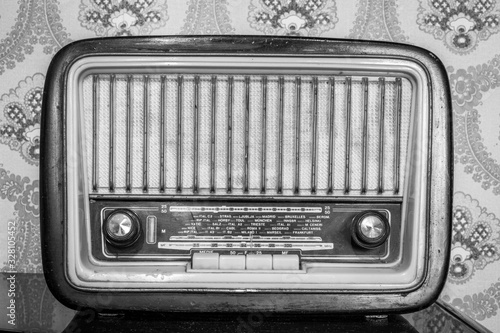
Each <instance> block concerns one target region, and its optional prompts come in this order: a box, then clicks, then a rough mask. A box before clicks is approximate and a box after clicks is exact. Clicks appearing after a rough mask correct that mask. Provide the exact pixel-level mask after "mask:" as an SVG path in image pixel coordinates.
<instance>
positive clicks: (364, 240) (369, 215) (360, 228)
mask: <svg viewBox="0 0 500 333" xmlns="http://www.w3.org/2000/svg"><path fill="white" fill-rule="evenodd" d="M390 229H391V227H390V225H389V221H388V220H387V218H386V217H385V216H384V215H383V214H381V213H379V212H377V211H372V210H368V211H363V212H361V213H359V214H357V215H356V216H354V218H353V219H352V224H351V237H352V240H353V242H354V243H355V244H356V245H358V246H359V247H362V248H364V249H374V248H377V247H379V246H380V245H382V244H384V242H385V241H386V240H387V237H389V233H390Z"/></svg>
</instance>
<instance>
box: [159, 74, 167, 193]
mask: <svg viewBox="0 0 500 333" xmlns="http://www.w3.org/2000/svg"><path fill="white" fill-rule="evenodd" d="M165 90H166V76H165V75H162V76H161V78H160V146H159V147H158V149H159V151H160V187H159V191H160V193H164V192H165V145H166V142H165V115H166V106H165V98H166V92H165Z"/></svg>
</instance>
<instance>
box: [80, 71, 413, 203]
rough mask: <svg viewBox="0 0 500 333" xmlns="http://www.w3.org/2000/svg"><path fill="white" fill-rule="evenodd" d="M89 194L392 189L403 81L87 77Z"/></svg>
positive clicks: (400, 148)
mask: <svg viewBox="0 0 500 333" xmlns="http://www.w3.org/2000/svg"><path fill="white" fill-rule="evenodd" d="M82 89H83V95H82V96H83V100H82V103H83V111H84V119H85V131H84V133H85V134H84V137H85V139H84V140H85V143H86V147H85V148H86V150H87V151H86V154H85V156H87V163H88V171H89V172H88V177H89V184H90V191H91V192H93V193H97V194H112V193H133V194H139V193H154V194H162V193H165V194H176V193H181V194H182V195H190V194H213V195H228V194H236V195H242V194H243V195H244V194H249V195H277V194H283V195H300V196H309V195H389V196H398V195H401V189H402V187H403V185H404V179H405V170H406V167H405V166H406V156H407V154H406V153H407V149H408V148H407V147H408V137H409V130H410V116H411V110H412V85H411V83H410V82H409V81H408V80H407V79H406V78H404V77H363V76H306V75H300V76H295V75H283V76H272V75H269V76H266V75H264V76H261V75H231V76H228V75H196V74H168V75H161V74H159V75H156V74H154V75H153V74H144V75H142V74H133V75H132V74H131V75H127V74H106V73H102V74H100V73H99V74H91V75H88V76H86V77H85V79H84V80H83V87H82Z"/></svg>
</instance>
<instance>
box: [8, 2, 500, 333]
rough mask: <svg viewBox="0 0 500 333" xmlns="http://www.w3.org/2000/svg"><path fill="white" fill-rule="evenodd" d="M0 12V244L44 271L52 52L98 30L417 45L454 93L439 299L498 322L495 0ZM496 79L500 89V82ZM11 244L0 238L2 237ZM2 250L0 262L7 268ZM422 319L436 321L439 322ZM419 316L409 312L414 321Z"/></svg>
mask: <svg viewBox="0 0 500 333" xmlns="http://www.w3.org/2000/svg"><path fill="white" fill-rule="evenodd" d="M2 5H3V6H2V11H1V12H0V212H1V213H0V246H2V244H7V237H8V227H7V226H8V224H9V222H11V221H12V222H13V223H15V225H16V231H15V237H16V246H17V254H18V256H17V262H16V264H17V271H18V272H29V273H41V272H42V267H41V257H40V225H39V182H38V164H39V157H40V156H39V148H40V145H39V142H40V140H39V139H40V109H41V100H42V94H43V84H44V80H45V73H46V70H47V67H48V64H49V62H50V60H51V58H52V56H53V55H54V54H55V53H56V52H57V51H58V50H59V49H60V48H61V47H62V46H64V45H65V44H68V43H69V42H71V41H74V40H78V39H83V38H90V37H105V36H128V35H178V34H266V35H298V36H321V37H336V38H353V39H371V40H386V41H395V42H402V43H409V44H415V45H418V46H421V47H424V48H427V49H429V50H431V51H432V52H434V53H435V54H437V55H438V56H439V57H440V58H441V60H442V61H443V63H444V64H445V66H446V68H447V70H448V73H449V78H450V83H451V90H452V91H451V92H452V97H453V120H454V135H455V136H454V147H455V152H454V154H455V156H454V163H455V174H454V177H455V183H454V185H455V194H454V198H453V199H454V208H453V221H450V223H453V240H452V257H451V262H450V272H449V276H448V282H447V284H446V287H445V289H444V291H443V293H442V295H441V299H442V300H443V301H445V302H447V303H449V304H451V305H452V306H453V307H455V308H457V309H458V310H460V311H461V312H463V313H465V314H466V315H467V316H470V317H471V318H473V319H474V320H476V321H478V322H479V323H481V324H482V325H484V326H485V327H487V328H489V329H490V330H492V331H497V330H498V327H497V326H498V322H499V321H500V310H499V307H500V279H499V276H500V260H499V259H500V255H499V253H498V252H499V249H500V220H499V217H500V204H499V203H500V164H499V161H500V147H499V144H500V107H499V105H500V93H499V92H500V89H498V88H500V34H498V32H499V31H500V1H497V0H419V1H408V0H406V1H405V0H399V1H396V0H358V1H349V2H347V1H341V0H328V1H327V0H252V1H242V0H188V1H177V2H174V1H168V2H167V0H121V1H120V0H80V1H74V0H73V1H70V0H61V1H58V0H6V1H4V2H2ZM497 89H498V90H497ZM5 247H6V245H5ZM6 261H7V252H6V251H4V250H0V268H1V269H2V270H5V271H6V270H7V266H6ZM436 318H437V319H436V320H435V321H426V322H425V323H421V327H423V328H424V331H428V332H441V331H442V330H443V329H444V328H445V327H446V325H448V324H449V323H448V324H446V323H443V322H442V321H440V320H439V316H438V317H436ZM419 320H421V318H420V317H419V315H418V314H416V315H415V316H414V318H413V321H415V322H416V323H418V322H419Z"/></svg>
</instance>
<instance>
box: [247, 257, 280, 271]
mask: <svg viewBox="0 0 500 333" xmlns="http://www.w3.org/2000/svg"><path fill="white" fill-rule="evenodd" d="M246 257H247V258H246V259H247V265H246V266H247V269H249V270H271V269H273V256H272V255H270V254H247V256H246Z"/></svg>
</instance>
